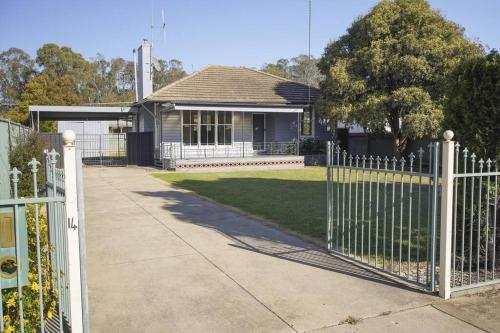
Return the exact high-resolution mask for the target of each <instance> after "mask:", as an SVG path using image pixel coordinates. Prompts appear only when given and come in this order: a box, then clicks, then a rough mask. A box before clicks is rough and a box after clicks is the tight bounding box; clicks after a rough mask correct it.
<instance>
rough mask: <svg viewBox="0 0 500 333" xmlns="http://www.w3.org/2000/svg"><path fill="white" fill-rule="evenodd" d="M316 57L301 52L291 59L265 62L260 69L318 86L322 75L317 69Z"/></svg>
mask: <svg viewBox="0 0 500 333" xmlns="http://www.w3.org/2000/svg"><path fill="white" fill-rule="evenodd" d="M317 64H318V59H315V58H314V57H311V59H310V60H309V57H308V56H307V55H304V54H301V55H299V56H297V57H294V58H291V59H279V60H278V61H277V62H276V63H275V64H265V65H264V66H262V68H261V70H262V71H264V72H266V73H269V74H273V75H276V76H281V77H283V78H285V79H289V80H293V81H297V82H300V83H304V84H308V85H311V86H313V87H318V86H319V82H320V81H321V80H322V79H323V76H322V75H321V73H320V72H319V69H318V66H317Z"/></svg>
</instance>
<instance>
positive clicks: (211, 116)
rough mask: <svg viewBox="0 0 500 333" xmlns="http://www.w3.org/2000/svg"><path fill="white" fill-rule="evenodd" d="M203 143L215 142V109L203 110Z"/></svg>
mask: <svg viewBox="0 0 500 333" xmlns="http://www.w3.org/2000/svg"><path fill="white" fill-rule="evenodd" d="M200 133H201V144H202V145H204V146H206V145H214V144H215V111H201V127H200Z"/></svg>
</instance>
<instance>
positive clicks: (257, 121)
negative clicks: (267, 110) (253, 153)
mask: <svg viewBox="0 0 500 333" xmlns="http://www.w3.org/2000/svg"><path fill="white" fill-rule="evenodd" d="M264 131H265V129H264V114H261V113H258V114H253V147H254V148H253V149H255V150H264V135H265V134H264Z"/></svg>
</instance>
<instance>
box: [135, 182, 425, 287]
mask: <svg viewBox="0 0 500 333" xmlns="http://www.w3.org/2000/svg"><path fill="white" fill-rule="evenodd" d="M134 193H137V194H140V195H142V196H145V197H156V198H163V199H165V203H164V204H163V206H162V208H163V209H165V210H167V211H169V212H170V213H171V214H173V215H175V217H176V218H177V219H179V220H180V221H183V222H186V223H190V224H196V225H199V226H202V227H205V228H210V229H212V230H215V231H217V232H218V233H219V234H222V235H223V236H224V237H226V238H228V239H229V240H231V241H232V242H233V244H229V246H232V247H235V248H239V249H242V250H247V251H252V252H254V253H259V254H263V255H266V256H271V257H274V258H279V259H282V260H287V261H290V262H294V263H298V264H302V265H308V266H311V267H315V268H319V269H324V270H327V271H331V272H335V273H340V274H344V275H347V276H350V277H354V278H357V279H363V280H368V281H372V282H376V283H379V284H383V285H386V286H391V287H394V288H399V289H403V290H408V291H411V292H415V293H426V292H424V291H421V290H418V289H416V288H412V287H409V286H406V285H403V284H400V283H398V282H396V281H393V280H391V279H388V278H386V277H384V276H383V275H381V274H377V273H376V272H374V271H371V270H367V269H364V268H362V267H359V266H357V265H354V264H352V263H349V262H348V261H345V260H342V259H341V258H338V257H335V256H332V255H330V254H329V253H328V252H327V251H326V250H324V249H321V248H319V247H317V246H315V245H313V244H310V243H308V242H306V241H303V240H301V239H300V238H298V237H295V236H292V235H289V234H286V233H285V232H283V231H280V230H277V229H274V228H271V227H268V226H266V225H264V224H262V223H260V222H258V221H256V220H253V219H251V218H249V217H246V216H243V215H240V214H238V213H234V212H230V211H228V210H226V209H221V208H220V207H219V206H218V205H215V204H212V203H211V202H208V201H206V200H203V199H201V198H199V197H197V196H195V195H193V194H191V193H189V192H183V191H169V190H166V191H153V192H150V191H135V192H134ZM221 211H222V212H223V213H224V214H223V215H222V214H221ZM290 274H293V272H290Z"/></svg>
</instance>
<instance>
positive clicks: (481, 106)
mask: <svg viewBox="0 0 500 333" xmlns="http://www.w3.org/2000/svg"><path fill="white" fill-rule="evenodd" d="M445 105H446V108H445V124H446V126H447V127H448V128H451V129H453V131H455V135H456V138H457V140H459V141H460V143H461V145H462V147H467V148H468V149H469V150H470V151H471V152H474V153H475V154H476V155H478V156H480V157H482V158H491V159H495V158H500V131H499V126H500V55H499V54H498V52H497V51H492V52H491V53H490V54H488V56H487V57H480V58H475V59H469V60H465V61H463V62H462V63H461V64H460V65H459V66H457V68H456V69H455V70H454V71H453V72H452V74H451V75H450V77H449V81H448V85H447V101H446V103H445Z"/></svg>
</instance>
